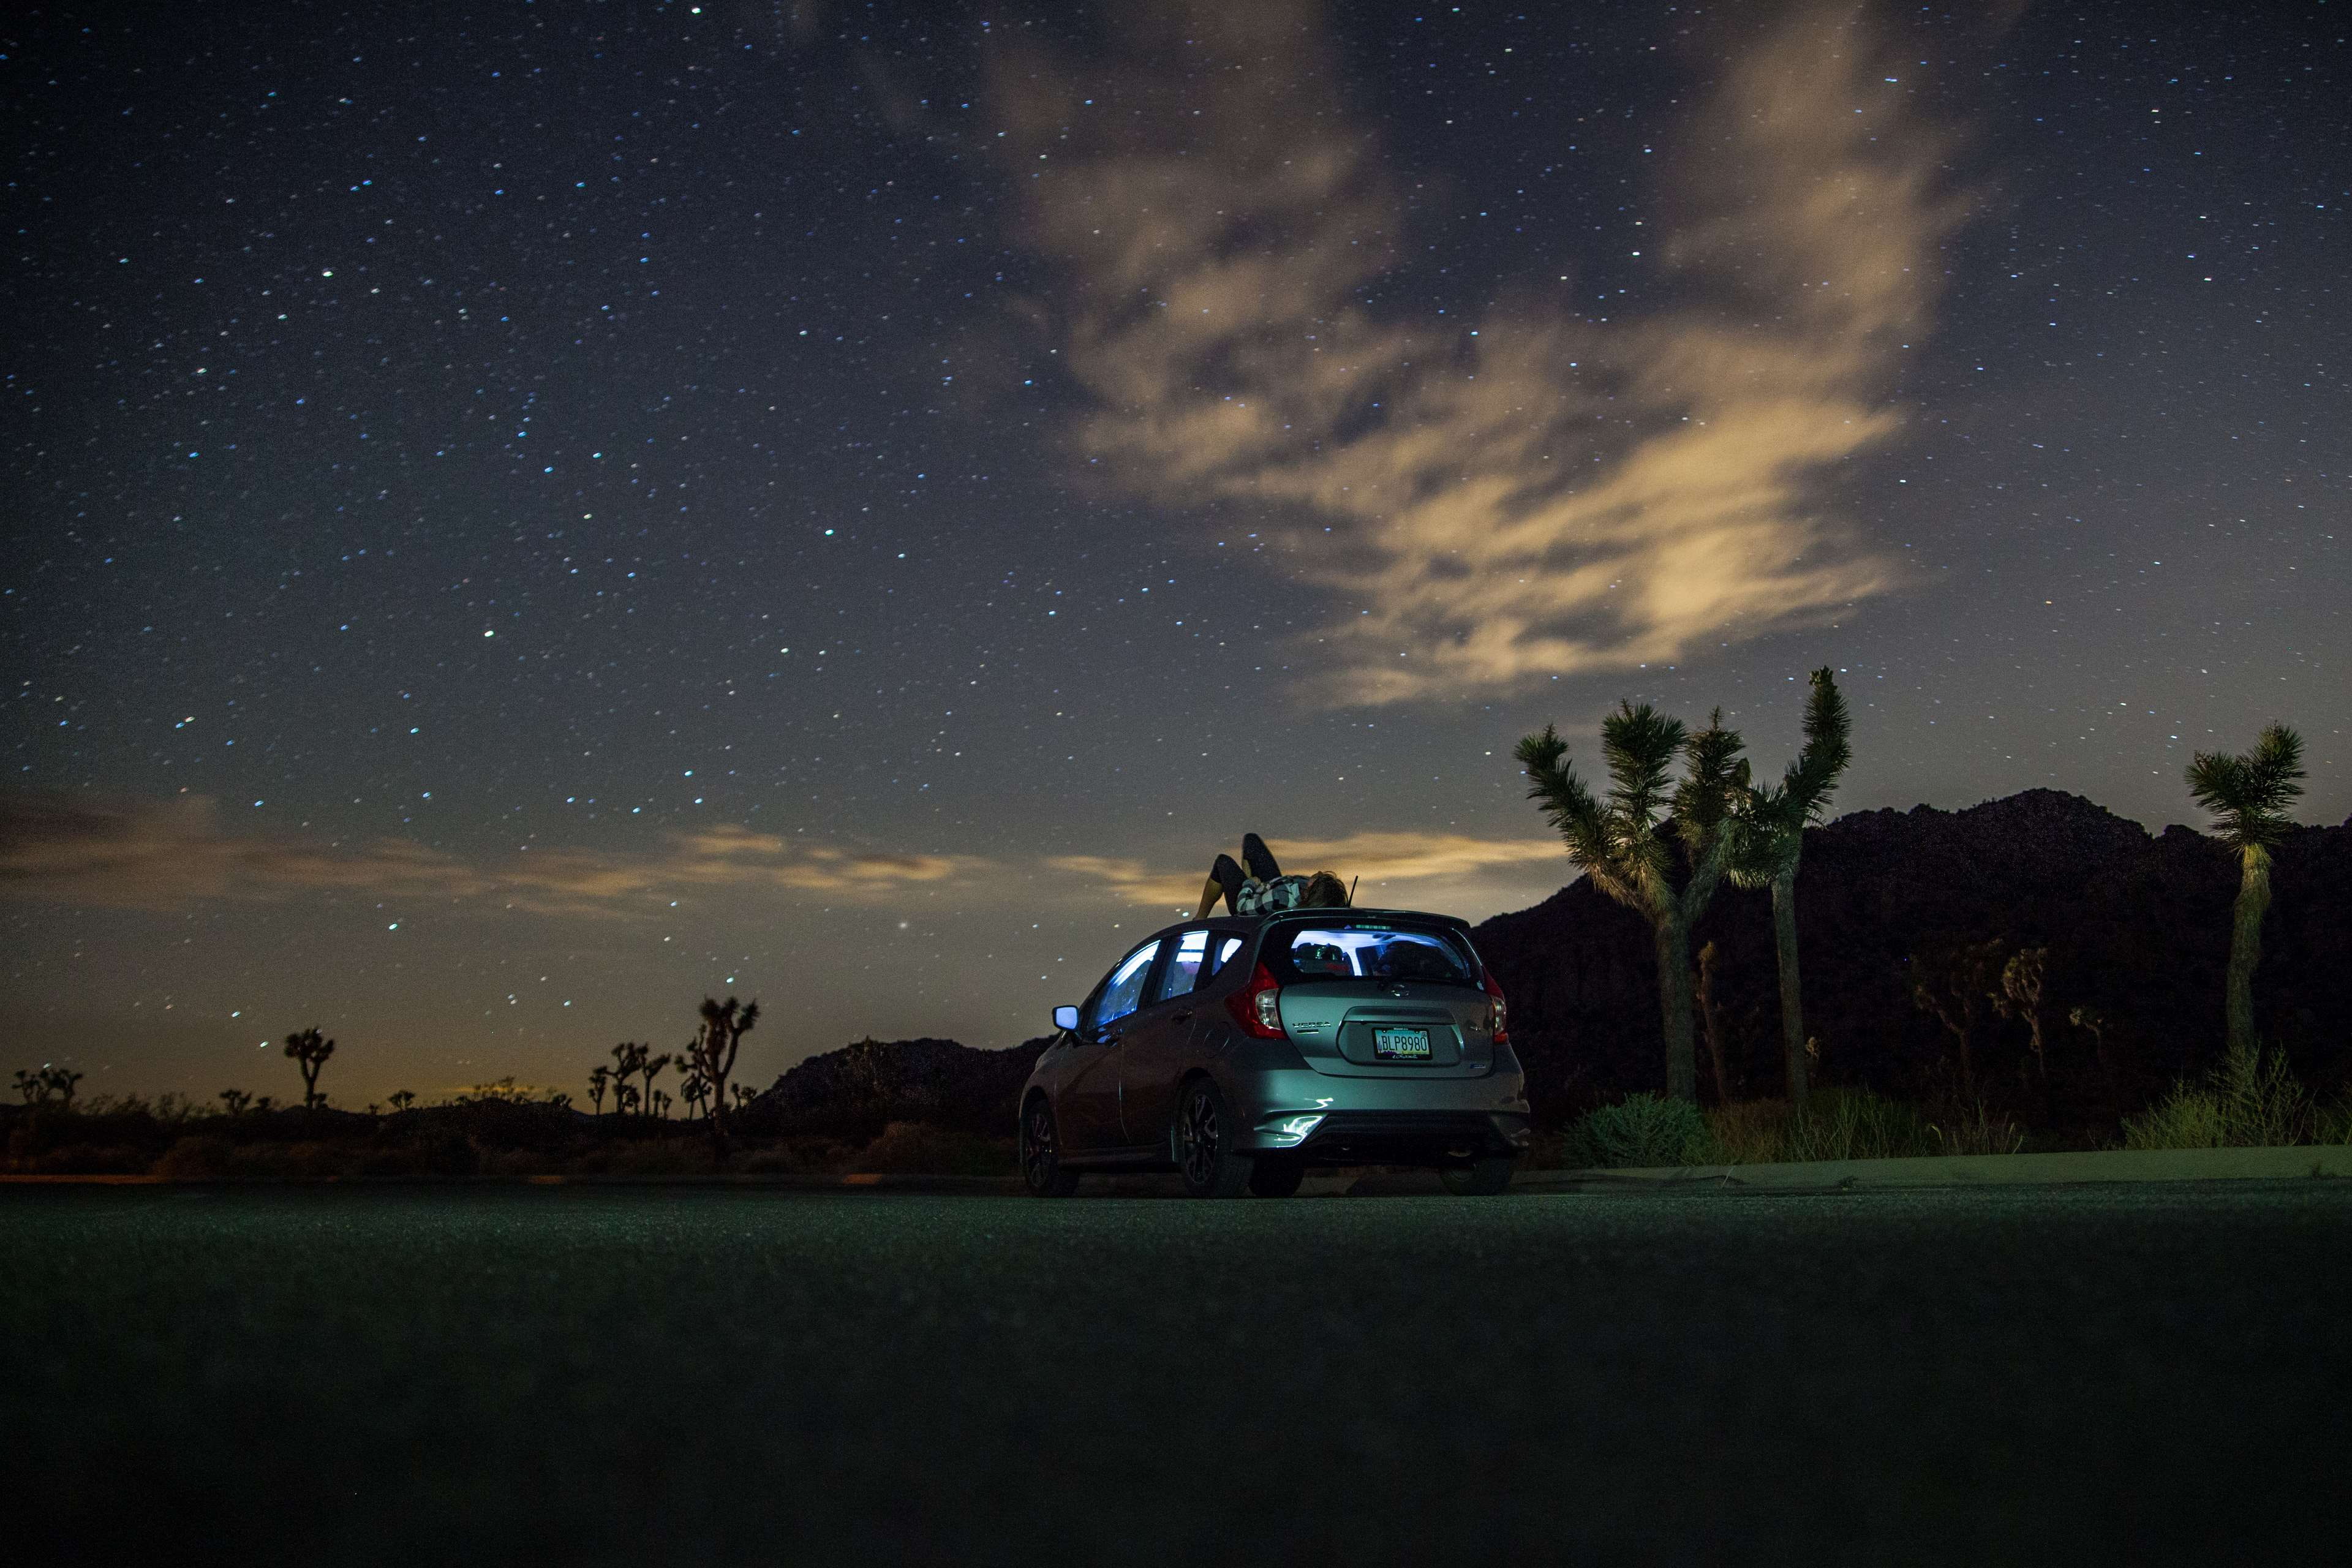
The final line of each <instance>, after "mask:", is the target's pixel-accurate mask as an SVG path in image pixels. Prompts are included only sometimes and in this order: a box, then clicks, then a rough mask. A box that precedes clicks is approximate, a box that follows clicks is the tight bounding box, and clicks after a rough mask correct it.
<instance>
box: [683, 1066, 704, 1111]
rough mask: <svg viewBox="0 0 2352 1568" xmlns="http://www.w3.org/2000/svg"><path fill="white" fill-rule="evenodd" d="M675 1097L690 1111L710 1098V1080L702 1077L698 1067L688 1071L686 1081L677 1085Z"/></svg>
mask: <svg viewBox="0 0 2352 1568" xmlns="http://www.w3.org/2000/svg"><path fill="white" fill-rule="evenodd" d="M677 1097H678V1099H679V1100H683V1101H684V1102H685V1104H686V1108H687V1110H689V1111H691V1110H694V1109H695V1108H696V1107H698V1106H699V1105H701V1104H702V1103H703V1102H704V1101H705V1100H709V1098H710V1080H709V1079H707V1078H704V1077H703V1076H702V1072H701V1069H700V1068H696V1069H694V1070H693V1071H691V1072H689V1073H688V1074H687V1078H686V1081H685V1082H684V1083H682V1084H679V1085H678V1086H677Z"/></svg>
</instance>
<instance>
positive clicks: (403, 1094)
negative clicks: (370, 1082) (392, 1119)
mask: <svg viewBox="0 0 2352 1568" xmlns="http://www.w3.org/2000/svg"><path fill="white" fill-rule="evenodd" d="M384 1098H385V1100H387V1101H388V1102H389V1103H390V1104H391V1106H392V1108H393V1110H395V1111H401V1110H407V1109H408V1108H409V1107H410V1106H412V1105H414V1104H415V1103H416V1091H415V1089H394V1090H393V1091H392V1093H390V1094H389V1095H387V1096H385V1097H384Z"/></svg>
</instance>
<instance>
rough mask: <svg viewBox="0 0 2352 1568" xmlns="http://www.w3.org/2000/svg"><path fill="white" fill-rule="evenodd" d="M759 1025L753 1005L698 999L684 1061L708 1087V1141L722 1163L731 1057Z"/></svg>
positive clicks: (756, 1005) (732, 999) (751, 1003)
mask: <svg viewBox="0 0 2352 1568" xmlns="http://www.w3.org/2000/svg"><path fill="white" fill-rule="evenodd" d="M759 1022H760V1005H759V1004H758V1003H757V1002H738V1001H736V1000H735V998H734V997H732V996H730V997H729V998H727V1000H726V1001H724V1002H715V1001H713V1000H711V999H710V998H709V997H708V996H705V997H704V998H703V999H702V1028H701V1030H700V1032H698V1034H697V1035H696V1036H695V1037H694V1044H693V1046H692V1047H690V1054H689V1055H688V1058H687V1059H688V1061H689V1062H691V1063H692V1064H693V1067H694V1070H695V1071H696V1072H697V1073H698V1074H699V1075H700V1076H701V1077H702V1078H703V1079H705V1080H706V1081H707V1082H708V1083H709V1086H710V1090H711V1097H712V1098H711V1102H710V1141H711V1142H712V1143H713V1144H714V1145H716V1146H717V1148H718V1150H719V1156H720V1157H721V1158H722V1159H723V1158H724V1157H725V1156H726V1153H727V1078H728V1075H729V1074H730V1073H732V1072H733V1071H734V1070H735V1053H736V1051H737V1050H738V1049H740V1047H741V1046H742V1044H743V1037H744V1036H746V1035H748V1034H750V1033H751V1030H752V1029H753V1028H754V1027H755V1026H757V1025H758V1024H759Z"/></svg>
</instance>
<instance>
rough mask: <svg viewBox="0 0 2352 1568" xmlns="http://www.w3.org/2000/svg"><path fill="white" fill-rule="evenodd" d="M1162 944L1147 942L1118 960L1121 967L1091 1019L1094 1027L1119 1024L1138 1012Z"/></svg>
mask: <svg viewBox="0 0 2352 1568" xmlns="http://www.w3.org/2000/svg"><path fill="white" fill-rule="evenodd" d="M1159 952H1160V943H1159V942H1157V941H1152V942H1145V943H1144V944H1143V945H1142V946H1141V947H1139V948H1137V949H1136V950H1135V951H1134V952H1130V953H1129V954H1128V955H1127V956H1126V957H1125V958H1122V959H1120V960H1119V961H1118V968H1116V969H1114V970H1112V971H1111V972H1110V978H1109V979H1108V980H1106V981H1104V982H1103V989H1102V1000H1100V1001H1099V1002H1097V1003H1096V1004H1095V1016H1093V1017H1092V1018H1090V1019H1088V1020H1087V1023H1088V1024H1089V1025H1090V1026H1092V1027H1094V1028H1097V1029H1099V1028H1101V1027H1102V1026H1104V1025H1106V1024H1115V1023H1117V1022H1118V1020H1120V1019H1121V1018H1124V1017H1126V1016H1128V1015H1129V1013H1132V1012H1134V1011H1135V1009H1136V1006H1137V1005H1138V1004H1139V1003H1140V1002H1141V1001H1142V1000H1143V982H1144V980H1145V979H1146V978H1147V977H1148V976H1149V975H1150V973H1151V961H1152V959H1154V958H1155V957H1157V956H1159Z"/></svg>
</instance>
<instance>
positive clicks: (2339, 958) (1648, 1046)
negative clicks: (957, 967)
mask: <svg viewBox="0 0 2352 1568" xmlns="http://www.w3.org/2000/svg"><path fill="white" fill-rule="evenodd" d="M1560 866H1561V869H1562V871H1563V872H1564V873H1565V872H1572V871H1573V870H1574V867H1573V865H1572V864H1571V863H1570V861H1569V860H1568V858H1567V856H1566V854H1565V852H1563V853H1562V855H1561V858H1560ZM2272 880H2273V893H2274V897H2273V902H2272V906H2271V912H2270V918H2269V920H2268V921H2267V922H2266V923H2265V925H2264V927H2263V962H2262V967H2261V968H2260V970H2259V971H2258V972H2257V973H2256V975H2255V981H2254V1005H2255V1016H2256V1020H2257V1023H2258V1025H2259V1026H2260V1028H2261V1030H2262V1032H2263V1037H2265V1038H2267V1039H2271V1040H2274V1041H2276V1042H2278V1043H2280V1044H2282V1045H2284V1047H2286V1048H2287V1051H2288V1054H2289V1057H2290V1059H2291V1060H2292V1061H2293V1063H2294V1068H2295V1071H2296V1072H2297V1074H2298V1075H2299V1076H2300V1077H2301V1078H2302V1079H2303V1081H2304V1082H2305V1085H2307V1086H2309V1087H2312V1088H2315V1089H2322V1090H2326V1091H2330V1092H2332V1091H2334V1090H2335V1089H2338V1088H2340V1087H2342V1086H2343V1085H2344V1084H2345V1082H2346V1079H2347V1072H2352V1042H2347V1020H2352V920H2347V913H2346V911H2347V901H2352V823H2347V824H2345V825H2342V826H2335V827H2303V828H2298V829H2296V830H2295V831H2294V833H2293V834H2292V835H2291V836H2290V837H2289V838H2288V839H2287V841H2286V842H2285V843H2284V845H2282V846H2281V847H2280V848H2279V850H2278V852H2277V859H2276V865H2275V867H2274V868H2273V879H2272ZM2237 886H2238V866H2237V862H2236V860H2235V858H2233V857H2232V856H2231V854H2230V853H2229V852H2228V851H2227V850H2225V849H2224V848H2223V847H2221V845H2220V844H2219V843H2217V842H2216V841H2215V840H2213V839H2211V838H2209V837H2205V836H2204V835H2202V834H2200V833H2196V832H2194V831H2192V830H2190V829H2189V828H2186V827H2179V826H2174V827H2169V828H2167V829H2166V830H2165V831H2164V832H2163V833H2161V834H2150V833H2149V832H2147V829H2145V828H2143V827H2141V826H2139V825H2138V824H2137V823H2135V822H2130V821H2127V820H2126V819H2124V818H2122V817H2119V816H2115V815H2114V814H2113V813H2111V812H2109V811H2107V810H2105V808H2103V807H2101V806H2099V805H2095V803H2093V802H2091V801H2088V800H2085V799H2084V798H2083V797H2081V796H2079V795H2067V794H2063V793H2061V792H2059V791H2056V790H2046V789H2036V790H2028V791H2026V792H2024V793H2023V794H2021V795H2009V796H2006V797H2004V798H2002V799H1999V800H1991V801H1987V802H1985V803H1984V804H1982V805H1975V806H1970V807H1969V808H1967V809H1966V810H1962V811H1944V810H1939V809H1937V808H1936V807H1933V806H1927V805H1921V806H1916V807H1914V808H1913V809H1911V810H1910V811H1907V812H1901V811H1895V810H1893V809H1882V810H1877V811H1864V812H1856V813H1853V815H1851V816H1843V817H1840V818H1839V819H1838V820H1836V821H1835V822H1832V823H1831V824H1829V825H1828V826H1823V827H1816V828H1811V829H1808V830H1807V832H1806V835H1805V849H1804V859H1803V862H1802V868H1801V871H1800V873H1799V877H1798V881H1797V898H1798V921H1797V929H1798V940H1799V942H1800V945H1801V956H1802V963H1803V974H1804V1004H1805V1020H1806V1027H1807V1030H1808V1032H1809V1033H1810V1034H1811V1035H1812V1036H1814V1037H1817V1038H1818V1039H1819V1040H1820V1042H1821V1047H1822V1052H1821V1067H1820V1068H1818V1069H1817V1081H1825V1082H1829V1083H1832V1084H1852V1083H1864V1084H1867V1085H1868V1086H1870V1087H1872V1088H1874V1089H1879V1090H1881V1091H1882V1092H1888V1093H1895V1094H1900V1095H1904V1096H1906V1097H1910V1098H1916V1099H1928V1098H1932V1097H1934V1096H1935V1095H1936V1094H1937V1092H1938V1091H1939V1090H1945V1089H1949V1088H1950V1087H1951V1081H1952V1058H1953V1047H1952V1041H1951V1037H1949V1036H1948V1034H1947V1033H1945V1032H1944V1030H1943V1029H1942V1028H1941V1027H1940V1026H1938V1025H1937V1022H1936V1021H1935V1020H1934V1019H1933V1018H1931V1017H1930V1016H1927V1015H1926V1014H1925V1013H1923V1012H1921V1011H1920V1010H1919V1008H1917V1007H1916V1005H1914V1004H1913V1001H1912V998H1911V985H1910V982H1911V977H1912V974H1913V972H1914V968H1913V966H1914V963H1915V961H1916V960H1919V959H1922V958H1927V957H1932V955H1933V954H1934V953H1936V952H1938V951H1941V950H1947V949H1950V948H1952V947H1955V946H1958V945H1961V944H1968V943H1981V942H1994V941H1998V942H2002V943H2003V944H2004V951H2012V950H2014V949H2015V948H2017V947H2021V946H2030V947H2046V948H2048V950H2049V960H2048V1000H2047V1003H2046V1005H2045V1015H2046V1017H2047V1020H2048V1021H2047V1023H2046V1025H2045V1030H2044V1035H2045V1040H2046V1043H2047V1051H2046V1064H2047V1075H2046V1079H2044V1078H2043V1077H2042V1076H2041V1075H2037V1074H2034V1073H2033V1072H2032V1063H2031V1061H2030V1059H2029V1058H2028V1055H2027V1052H2026V1050H2025V1047H2024V1040H2025V1037H2026V1033H2025V1028H2024V1026H2023V1025H2022V1024H2021V1023H2017V1022H2014V1021H2011V1022H2002V1021H2000V1020H1999V1019H1997V1018H1995V1017H1994V1016H1992V1014H1991V1010H1990V1007H1989V1006H1988V1007H1987V1008H1986V1010H1985V1018H1984V1020H1983V1021H1982V1023H1981V1025H1980V1027H1979V1031H1978V1034H1977V1036H1976V1037H1975V1047H1974V1058H1975V1062H1976V1068H1977V1074H1978V1080H1979V1090H1980V1091H1981V1092H1983V1093H1984V1094H1985V1095H1986V1096H1987V1098H1989V1099H1991V1100H1995V1101H1996V1102H1998V1103H2000V1105H2001V1106H2002V1107H2003V1108H2004V1109H2005V1110H2007V1111H2008V1113H2010V1114H2012V1115H2015V1116H2017V1117H2018V1118H2019V1119H2020V1120H2021V1121H2026V1122H2029V1123H2031V1124H2043V1123H2057V1124H2070V1125H2081V1124H2089V1123H2095V1122H2103V1121H2105V1122H2111V1121H2113V1120H2114V1118H2115V1117H2116V1116H2117V1115H2120V1114H2125V1113H2128V1112H2131V1111H2136V1110H2139V1109H2140V1108H2141V1107H2142V1106H2144V1105H2145V1104H2146V1103H2147V1101H2148V1100H2150V1099H2151V1098H2153V1097H2154V1096H2155V1095H2157V1094H2159V1093H2161V1092H2162V1090H2163V1089H2164V1088H2165V1087H2166V1086H2167V1085H2168V1084H2169V1083H2170V1082H2171V1081H2172V1079H2175V1078H2176V1077H2178V1076H2179V1075H2181V1074H2182V1073H2184V1072H2190V1071H2195V1070H2199V1069H2201V1068H2203V1067H2204V1066H2205V1065H2207V1064H2208V1063H2209V1062H2210V1060H2211V1059H2212V1058H2213V1057H2214V1056H2215V1055H2216V1054H2217V1053H2218V1052H2219V1050H2220V1047H2221V979H2222V970H2223V967H2224V965H2225V964H2226V963H2227V960H2228V956H2229V943H2230V910H2231V900H2232V899H2233V898H2234V897H2235V895H2236V892H2237ZM1473 935H1474V939H1475V941H1476V942H1477V944H1478V950H1479V952H1481V953H1482V954H1484V955H1485V956H1486V961H1487V963H1489V964H1490V965H1491V966H1492V967H1493V969H1494V970H1495V973H1496V976H1497V978H1498V979H1499V980H1500V982H1501V984H1502V986H1503V989H1504V992H1505V994H1507V995H1508V996H1509V998H1510V1002H1511V1032H1512V1037H1513V1038H1514V1040H1515V1042H1516V1043H1517V1049H1518V1054H1519V1057H1520V1059H1521V1060H1522V1062H1524V1063H1525V1064H1526V1066H1527V1068H1528V1079H1529V1084H1528V1091H1529V1094H1530V1096H1531V1097H1532V1098H1533V1099H1534V1100H1535V1103H1536V1108H1537V1113H1538V1118H1539V1119H1540V1120H1543V1121H1552V1122H1557V1121H1565V1120H1567V1119H1569V1118H1570V1117H1571V1116H1573V1115H1575V1114H1576V1113H1578V1112H1580V1111H1581V1110H1584V1109H1586V1108H1588V1107H1590V1106H1591V1105H1593V1104H1595V1103H1599V1102H1601V1101H1603V1100H1613V1099H1616V1098H1618V1097H1619V1096H1622V1095H1623V1094H1625V1093H1628V1092H1631V1091H1633V1090H1639V1089H1649V1090H1653V1091H1656V1090H1660V1089H1663V1088H1664V1046H1663V1044H1662V1037H1661V1033H1660V1026H1659V1022H1658V1005H1657V981H1656V960H1655V958H1654V954H1653V950H1652V946H1651V941H1650V933H1649V930H1648V928H1647V926H1646V925H1644V924H1643V921H1641V920H1640V919H1639V918H1638V917H1637V916H1635V915H1634V914H1633V913H1632V912H1631V911H1629V910H1626V909H1624V908H1623V907H1622V906H1620V905H1618V904H1616V903H1614V902H1612V900H1609V899H1608V898H1607V897H1606V896H1604V895H1603V894H1602V893H1601V891H1600V890H1599V889H1596V888H1595V887H1593V886H1592V884H1591V882H1590V881H1589V880H1587V879H1583V878H1582V877H1578V878H1577V879H1576V880H1574V881H1572V882H1570V884H1569V885H1568V886H1567V887H1565V888H1563V889H1560V891H1559V892H1558V893H1556V894H1554V895H1553V896H1552V897H1550V898H1549V899H1547V900H1544V901H1543V902H1542V903H1539V904H1538V905H1536V906H1534V907H1533V908H1531V909H1527V910H1517V911H1516V912H1513V913H1510V914H1503V915H1497V916H1496V917H1495V918H1493V919H1492V920H1489V921H1486V922H1484V923H1483V924H1481V925H1479V926H1478V927H1477V928H1476V929H1475V931H1474V933H1473ZM1707 942H1715V943H1716V944H1717V957H1718V964H1717V973H1716V976H1715V985H1714V1002H1715V1013H1716V1023H1717V1037H1718V1040H1719V1041H1720V1043H1721V1045H1722V1047H1723V1053H1724V1065H1725V1078H1726V1079H1727V1085H1728V1087H1729V1089H1730V1090H1731V1093H1732V1097H1733V1098H1734V1099H1769V1098H1776V1097H1778V1096H1779V1095H1780V1093H1781V1092H1782V1090H1781V1077H1782V1074H1781V1068H1780V1022H1779V1020H1780V1010H1779V1009H1780V1000H1779V979H1778V974H1777V971H1776V969H1775V966H1774V958H1773V949H1772V924H1771V913H1770V896H1769V894H1767V893H1764V892H1761V891H1746V890H1742V889H1735V888H1731V887H1729V886H1726V887H1725V888H1724V889H1722V891H1720V892H1718V893H1717V896H1716V899H1715V901H1714V903H1713V904H1712V905H1711V906H1710V907H1709V909H1708V910H1707V912H1706V914H1705V915H1704V916H1702V917H1701V918H1700V920H1699V921H1698V924H1697V926H1696V929H1695V931H1693V934H1692V942H1691V951H1692V952H1693V954H1694V955H1696V953H1697V952H1699V950H1700V949H1701V948H1702V947H1703V946H1704V945H1705V944H1706V943H1707ZM1111 956H1115V955H1112V954H1110V953H1109V952H1108V950H1106V952H1105V954H1104V961H1105V963H1108V961H1109V958H1110V957H1111ZM2076 1006H2082V1007H2086V1008H2090V1009H2092V1010H2094V1012H2095V1014H2096V1015H2097V1016H2099V1017H2100V1018H2101V1019H2102V1020H2104V1028H2105V1034H2104V1038H2102V1037H2100V1036H2095V1035H2094V1034H2093V1033H2091V1032H2090V1031H2088V1030H2086V1029H2083V1028H2078V1027H2076V1026H2074V1025H2072V1024H2069V1023H2068V1022H2067V1021H2066V1019H2067V1015H2068V1013H2069V1012H2070V1010H2072V1009H2073V1008H2074V1007H2076ZM1045 1044H1046V1040H1045V1038H1044V1037H1040V1038H1037V1039H1033V1040H1029V1041H1026V1042H1024V1044H1022V1045H1020V1046H1017V1047H1012V1048H1011V1049H1008V1050H997V1051H983V1050H976V1049H973V1048H972V1047H967V1046H963V1045H960V1044H958V1043H957V1042H955V1041H953V1040H940V1039H917V1040H897V1041H887V1042H885V1041H876V1040H864V1041H860V1042H858V1043H857V1044H856V1045H853V1046H848V1047H844V1048H842V1049H840V1050H836V1051H828V1052H825V1053H824V1054H823V1055H821V1056H815V1057H811V1058H808V1059H807V1060H806V1061H803V1062H802V1063H800V1064H799V1065H798V1066H796V1067H794V1068H792V1069H791V1070H790V1071H789V1072H786V1073H785V1074H783V1075H782V1077H781V1078H779V1079H777V1080H776V1082H775V1084H774V1085H773V1086H772V1088H770V1089H768V1090H767V1092H766V1093H765V1094H763V1095H761V1097H760V1099H759V1100H758V1102H757V1107H758V1109H757V1110H756V1111H755V1113H754V1114H755V1117H756V1119H757V1120H758V1121H760V1122H761V1123H762V1124H765V1125H769V1126H772V1127H773V1128H774V1129H775V1130H776V1131H828V1132H838V1133H841V1134H844V1135H848V1134H859V1135H870V1134H871V1133H872V1132H875V1131H879V1130H880V1128H881V1127H882V1126H883V1125H884V1124H886V1123H887V1122H888V1121H931V1122H937V1123H940V1124H942V1125H949V1126H955V1127H960V1128H966V1129H969V1130H971V1131H979V1132H996V1133H1005V1134H1009V1133H1010V1132H1011V1131H1012V1128H1013V1116H1014V1111H1015V1110H1016V1105H1015V1100H1016V1097H1017V1096H1018V1094H1019V1092H1020V1088H1021V1084H1022V1082H1023V1080H1024V1079H1026V1077H1027V1076H1028V1072H1029V1068H1030V1067H1031V1066H1032V1065H1033V1064H1034V1061H1035V1060H1036V1057H1037V1054H1038V1052H1039V1051H1041V1050H1043V1049H1044V1048H1045ZM1699 1079H1700V1083H1701V1098H1702V1099H1703V1100H1711V1099H1713V1098H1714V1089H1713V1082H1712V1073H1711V1068H1710V1064H1709V1061H1708V1059H1707V1055H1706V1047H1704V1045H1703V1046H1702V1047H1701V1061H1700V1070H1699Z"/></svg>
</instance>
